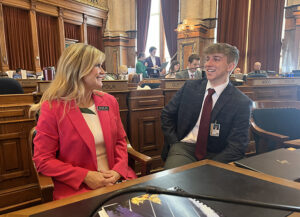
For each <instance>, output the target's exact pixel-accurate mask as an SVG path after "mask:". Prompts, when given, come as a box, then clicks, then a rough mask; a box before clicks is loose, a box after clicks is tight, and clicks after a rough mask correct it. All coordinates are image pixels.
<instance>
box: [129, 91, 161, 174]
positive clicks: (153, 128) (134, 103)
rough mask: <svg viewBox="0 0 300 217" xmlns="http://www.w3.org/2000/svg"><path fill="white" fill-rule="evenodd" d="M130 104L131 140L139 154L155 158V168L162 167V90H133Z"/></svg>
mask: <svg viewBox="0 0 300 217" xmlns="http://www.w3.org/2000/svg"><path fill="white" fill-rule="evenodd" d="M128 103H129V132H130V134H129V138H130V141H131V144H132V146H133V147H134V148H135V149H136V150H138V151H139V152H141V153H143V154H146V155H148V156H151V157H152V158H153V161H154V162H153V168H152V169H157V168H159V167H162V160H161V158H160V154H161V151H162V147H163V144H164V139H163V133H162V130H161V121H160V115H161V110H162V108H163V106H164V96H163V91H162V90H161V89H153V90H132V91H131V92H130V96H129V99H128Z"/></svg>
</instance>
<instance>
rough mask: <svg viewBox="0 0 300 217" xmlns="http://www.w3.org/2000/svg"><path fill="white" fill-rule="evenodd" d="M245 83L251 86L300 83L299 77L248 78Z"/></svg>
mask: <svg viewBox="0 0 300 217" xmlns="http://www.w3.org/2000/svg"><path fill="white" fill-rule="evenodd" d="M247 84H248V85H252V86H259V85H264V86H271V85H300V78H263V79H255V78H253V79H251V78H248V79H247Z"/></svg>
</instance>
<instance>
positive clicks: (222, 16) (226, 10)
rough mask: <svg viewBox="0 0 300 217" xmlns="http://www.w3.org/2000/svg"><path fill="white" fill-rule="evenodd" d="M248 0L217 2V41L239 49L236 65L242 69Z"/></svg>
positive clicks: (222, 0)
mask: <svg viewBox="0 0 300 217" xmlns="http://www.w3.org/2000/svg"><path fill="white" fill-rule="evenodd" d="M248 9H249V0H221V1H219V3H218V30H217V41H218V42H222V43H228V44H231V45H234V46H236V47H237V48H238V49H239V51H240V58H239V63H238V67H240V68H241V69H244V65H245V58H246V39H247V24H248Z"/></svg>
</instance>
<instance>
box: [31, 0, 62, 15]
mask: <svg viewBox="0 0 300 217" xmlns="http://www.w3.org/2000/svg"><path fill="white" fill-rule="evenodd" d="M36 11H37V12H40V13H43V14H48V15H50V16H54V17H57V16H58V10H57V7H56V6H53V5H48V4H43V3H37V4H36Z"/></svg>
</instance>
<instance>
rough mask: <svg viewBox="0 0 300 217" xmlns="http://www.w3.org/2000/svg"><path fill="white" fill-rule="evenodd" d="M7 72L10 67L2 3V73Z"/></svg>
mask: <svg viewBox="0 0 300 217" xmlns="http://www.w3.org/2000/svg"><path fill="white" fill-rule="evenodd" d="M7 70H9V65H8V61H7V50H6V43H5V30H4V21H3V10H2V3H0V71H2V72H5V71H7Z"/></svg>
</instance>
